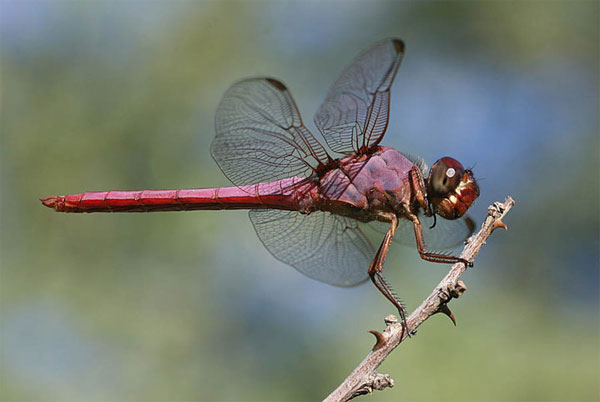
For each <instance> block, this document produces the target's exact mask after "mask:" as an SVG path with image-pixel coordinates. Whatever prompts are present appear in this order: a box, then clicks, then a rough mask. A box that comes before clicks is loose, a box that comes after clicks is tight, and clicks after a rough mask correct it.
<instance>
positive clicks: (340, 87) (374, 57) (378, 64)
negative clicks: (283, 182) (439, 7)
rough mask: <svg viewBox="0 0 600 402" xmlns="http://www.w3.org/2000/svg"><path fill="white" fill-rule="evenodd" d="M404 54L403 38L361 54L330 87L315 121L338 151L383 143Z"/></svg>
mask: <svg viewBox="0 0 600 402" xmlns="http://www.w3.org/2000/svg"><path fill="white" fill-rule="evenodd" d="M403 54H404V43H403V42H402V41H401V40H399V39H386V40H383V41H381V42H378V43H376V44H374V45H373V46H371V47H370V48H369V49H367V50H366V51H365V52H363V53H362V54H360V55H359V56H358V57H357V58H356V59H355V60H354V61H353V62H352V64H350V66H348V67H347V68H346V70H344V72H343V73H342V74H341V75H340V77H339V78H338V80H337V81H336V82H335V83H334V84H333V86H332V87H331V89H330V90H329V92H328V94H327V97H326V98H325V101H324V102H323V104H322V105H321V106H320V107H319V109H318V110H317V113H316V115H315V124H316V125H317V127H318V128H319V130H320V131H321V133H322V134H323V137H324V138H325V141H326V142H327V145H329V147H330V148H331V149H333V150H334V151H336V152H339V153H344V154H348V153H351V152H364V151H366V150H367V149H368V147H372V146H375V145H377V144H379V142H380V141H381V139H382V138H383V135H384V134H385V130H386V129H387V125H388V117H389V110H390V87H391V85H392V81H393V80H394V76H395V75H396V71H397V70H398V67H399V66H400V61H401V60H402V56H403Z"/></svg>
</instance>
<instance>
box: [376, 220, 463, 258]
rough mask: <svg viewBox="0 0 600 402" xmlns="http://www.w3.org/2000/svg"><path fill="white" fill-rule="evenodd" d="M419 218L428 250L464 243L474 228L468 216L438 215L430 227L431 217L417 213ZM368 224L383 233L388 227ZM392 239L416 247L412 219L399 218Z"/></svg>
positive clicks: (379, 224) (443, 248)
mask: <svg viewBox="0 0 600 402" xmlns="http://www.w3.org/2000/svg"><path fill="white" fill-rule="evenodd" d="M419 219H420V221H421V224H422V226H423V236H424V238H425V244H426V246H427V250H428V251H434V250H445V249H446V250H447V249H452V248H455V247H456V246H458V245H460V244H464V242H465V240H466V239H467V238H469V236H471V235H472V234H473V232H474V230H475V221H474V220H473V219H472V218H471V217H470V216H464V217H462V218H460V219H455V220H447V219H443V218H440V217H438V218H437V221H436V224H435V227H433V228H431V225H432V224H433V218H431V217H426V216H425V215H423V214H419ZM368 225H369V226H370V227H371V228H372V229H374V230H376V231H377V232H379V233H385V232H386V231H387V229H388V228H389V224H385V223H383V222H377V221H373V222H369V224H368ZM394 240H395V241H396V242H398V243H402V244H405V245H408V246H412V247H416V244H417V242H416V239H415V231H414V225H413V223H412V221H410V220H408V219H400V221H399V222H398V228H397V229H396V234H395V235H394Z"/></svg>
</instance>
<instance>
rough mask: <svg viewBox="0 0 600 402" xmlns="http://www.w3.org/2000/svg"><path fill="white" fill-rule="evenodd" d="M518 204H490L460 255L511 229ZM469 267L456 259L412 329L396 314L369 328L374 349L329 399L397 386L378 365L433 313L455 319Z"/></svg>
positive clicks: (423, 305) (471, 255)
mask: <svg viewBox="0 0 600 402" xmlns="http://www.w3.org/2000/svg"><path fill="white" fill-rule="evenodd" d="M514 204H515V202H514V201H513V199H512V198H511V197H507V198H506V200H505V201H504V203H501V202H495V203H494V204H493V205H491V206H489V207H488V216H487V218H486V219H485V221H484V222H483V224H482V225H481V230H480V231H479V232H478V233H477V234H476V235H474V236H472V237H470V238H469V239H468V240H467V245H466V246H465V248H464V249H463V251H462V253H461V254H460V256H461V257H462V258H464V259H466V260H467V261H473V260H474V259H475V256H477V254H478V253H479V251H480V250H481V248H482V247H483V245H484V244H485V241H486V240H487V238H488V237H489V236H490V235H491V234H492V232H493V231H494V230H495V229H498V228H503V229H507V227H506V225H505V224H504V223H503V222H502V218H504V216H505V215H506V214H507V213H508V211H509V210H510V209H511V208H512V207H513V205H514ZM466 269H467V267H466V266H465V264H463V263H456V264H454V265H453V266H452V268H451V269H450V271H449V272H448V274H446V276H445V277H444V279H442V281H441V282H440V283H438V285H437V286H436V287H435V289H433V291H432V292H431V294H430V295H429V296H428V297H427V298H426V299H425V300H424V301H423V303H421V305H420V306H419V307H418V308H417V309H416V310H415V311H413V312H412V314H411V315H410V316H409V317H408V318H407V320H406V321H407V324H408V328H409V331H403V330H402V326H401V325H400V324H399V323H398V321H397V319H396V317H394V316H393V315H390V316H388V317H386V319H385V323H386V328H385V330H384V331H383V333H380V332H377V331H369V332H371V333H372V334H373V335H375V338H376V340H377V343H376V344H375V346H374V347H373V350H372V351H371V352H370V353H369V354H368V355H367V357H365V359H364V360H363V361H362V362H361V363H360V364H359V365H358V367H356V368H355V369H354V371H353V372H352V373H351V374H350V375H349V376H348V377H347V378H346V379H345V380H344V382H343V383H342V384H340V386H339V387H337V389H336V390H335V391H333V392H332V393H331V394H330V395H329V396H328V397H327V398H326V399H325V401H326V402H333V401H336V402H337V401H348V400H350V399H352V398H354V397H357V396H359V395H364V394H368V393H371V392H372V391H373V390H374V389H376V390H383V389H385V388H387V387H393V386H394V380H392V379H391V378H390V376H389V375H387V374H379V373H377V371H376V370H377V367H379V365H380V364H381V363H383V361H384V360H385V359H386V357H387V356H388V355H389V354H390V353H391V352H392V350H394V349H395V348H396V347H397V346H398V345H399V344H400V342H402V341H403V340H404V339H406V338H407V336H408V334H407V332H412V331H414V330H415V329H417V328H418V327H419V326H420V325H421V324H422V323H423V322H424V321H425V320H427V319H428V318H429V317H431V316H432V315H434V314H436V313H444V314H446V315H448V316H449V317H450V319H451V320H452V321H453V322H454V316H453V315H452V313H451V312H450V309H449V308H448V305H447V304H448V302H449V301H450V300H451V299H452V298H457V297H459V296H460V295H462V293H463V292H464V291H465V290H466V286H465V284H464V283H463V282H462V281H459V279H460V277H461V275H462V274H463V273H464V272H465V271H466Z"/></svg>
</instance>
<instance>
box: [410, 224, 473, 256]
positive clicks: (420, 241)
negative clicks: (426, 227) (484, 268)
mask: <svg viewBox="0 0 600 402" xmlns="http://www.w3.org/2000/svg"><path fill="white" fill-rule="evenodd" d="M407 215H408V218H409V219H410V220H412V222H413V227H414V230H415V238H416V240H417V250H418V251H419V255H420V256H421V258H422V259H424V260H425V261H430V262H438V263H442V264H453V263H456V262H462V263H463V264H465V265H466V266H468V267H472V266H473V263H472V262H470V261H467V260H465V259H464V258H460V257H456V256H454V255H446V254H440V253H434V252H430V251H427V246H426V245H425V238H424V237H423V226H422V225H421V221H420V220H419V217H418V216H417V215H415V214H413V213H408V214H407Z"/></svg>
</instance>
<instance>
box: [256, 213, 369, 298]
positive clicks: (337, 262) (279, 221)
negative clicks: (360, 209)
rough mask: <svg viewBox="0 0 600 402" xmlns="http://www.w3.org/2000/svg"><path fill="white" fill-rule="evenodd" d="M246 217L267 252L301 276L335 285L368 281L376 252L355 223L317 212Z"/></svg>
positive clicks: (258, 214)
mask: <svg viewBox="0 0 600 402" xmlns="http://www.w3.org/2000/svg"><path fill="white" fill-rule="evenodd" d="M249 215H250V220H251V221H252V224H253V225H254V229H256V233H257V234H258V237H259V238H260V240H261V241H262V243H263V244H264V245H265V247H266V248H267V250H269V252H270V253H271V254H273V256H275V258H277V259H278V260H280V261H282V262H285V263H286V264H289V265H291V266H292V267H294V268H296V269H297V270H298V271H300V272H302V273H303V274H305V275H307V276H309V277H311V278H313V279H316V280H318V281H321V282H325V283H329V284H331V285H336V286H354V285H357V284H359V283H361V282H363V281H364V280H366V279H367V277H368V269H369V264H370V263H371V259H372V258H373V256H374V255H375V250H374V248H373V246H372V244H371V243H370V241H369V240H368V239H367V237H366V236H365V234H364V233H363V232H362V231H361V230H360V228H359V226H358V225H359V223H358V221H355V220H354V219H350V218H344V217H341V216H338V215H332V214H330V213H328V212H320V211H316V212H312V213H311V214H309V215H302V214H300V213H299V212H295V211H280V210H273V209H253V210H251V211H250V213H249Z"/></svg>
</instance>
